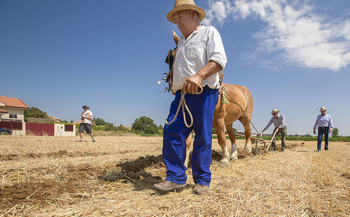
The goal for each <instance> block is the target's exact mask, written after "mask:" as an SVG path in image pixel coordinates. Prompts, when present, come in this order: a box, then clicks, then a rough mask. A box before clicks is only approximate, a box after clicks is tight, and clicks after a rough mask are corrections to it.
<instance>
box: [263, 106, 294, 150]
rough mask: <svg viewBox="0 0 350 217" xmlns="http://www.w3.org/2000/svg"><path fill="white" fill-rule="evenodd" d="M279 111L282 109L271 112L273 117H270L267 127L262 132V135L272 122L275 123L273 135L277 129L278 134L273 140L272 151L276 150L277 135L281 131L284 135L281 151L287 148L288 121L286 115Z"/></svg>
mask: <svg viewBox="0 0 350 217" xmlns="http://www.w3.org/2000/svg"><path fill="white" fill-rule="evenodd" d="M279 112H280V111H278V110H277V109H274V110H272V112H271V114H272V116H273V117H272V118H271V119H270V121H269V123H268V124H267V125H266V127H265V128H264V129H263V130H262V131H261V132H260V134H261V135H262V134H263V132H264V131H265V130H267V129H268V128H269V127H270V125H271V124H272V123H273V124H274V125H275V129H274V130H273V133H272V135H273V134H274V133H275V131H276V135H275V137H274V138H273V140H272V142H271V146H272V148H271V149H270V151H276V136H277V134H279V133H280V134H281V136H282V149H281V151H284V150H285V149H286V136H287V123H286V119H285V118H284V115H283V114H279Z"/></svg>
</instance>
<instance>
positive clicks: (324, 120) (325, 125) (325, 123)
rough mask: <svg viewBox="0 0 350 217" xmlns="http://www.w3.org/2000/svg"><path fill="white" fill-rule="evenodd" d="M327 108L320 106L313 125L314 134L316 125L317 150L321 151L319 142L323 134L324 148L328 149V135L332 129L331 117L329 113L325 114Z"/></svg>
mask: <svg viewBox="0 0 350 217" xmlns="http://www.w3.org/2000/svg"><path fill="white" fill-rule="evenodd" d="M326 111H327V109H326V108H325V107H321V109H320V112H321V114H320V115H318V116H317V118H316V122H315V125H314V134H316V127H317V126H318V132H317V134H318V138H317V151H321V142H322V137H323V134H324V143H325V146H324V150H326V151H328V136H329V133H330V132H332V129H333V121H332V117H331V115H329V114H326Z"/></svg>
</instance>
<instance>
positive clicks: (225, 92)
mask: <svg viewBox="0 0 350 217" xmlns="http://www.w3.org/2000/svg"><path fill="white" fill-rule="evenodd" d="M222 89H223V90H224V94H227V95H228V96H229V97H230V99H231V100H232V101H233V102H234V103H235V104H236V105H238V107H239V108H240V109H241V110H242V112H243V114H244V115H245V116H246V117H247V118H248V120H249V122H250V124H251V125H252V126H253V127H254V129H255V131H256V132H257V133H258V134H259V131H258V130H257V129H256V127H255V126H254V124H253V122H252V121H251V120H250V118H249V117H248V115H247V114H246V113H245V112H244V109H243V108H242V107H241V106H240V105H239V104H238V102H237V101H236V100H235V99H233V97H232V96H230V94H228V93H227V91H226V90H225V87H222Z"/></svg>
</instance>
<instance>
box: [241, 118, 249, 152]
mask: <svg viewBox="0 0 350 217" xmlns="http://www.w3.org/2000/svg"><path fill="white" fill-rule="evenodd" d="M239 121H240V122H241V123H242V124H243V127H244V136H245V146H244V150H245V153H246V154H250V153H252V146H251V145H250V144H251V141H250V136H251V127H250V121H249V119H248V118H247V117H246V116H245V115H243V116H242V117H240V118H239Z"/></svg>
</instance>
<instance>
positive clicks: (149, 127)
mask: <svg viewBox="0 0 350 217" xmlns="http://www.w3.org/2000/svg"><path fill="white" fill-rule="evenodd" d="M132 129H133V130H137V131H140V132H144V133H147V134H155V133H157V132H158V127H157V125H156V124H155V123H154V121H153V120H152V119H151V118H149V117H146V116H141V117H140V118H136V120H135V122H134V123H133V124H132Z"/></svg>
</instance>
